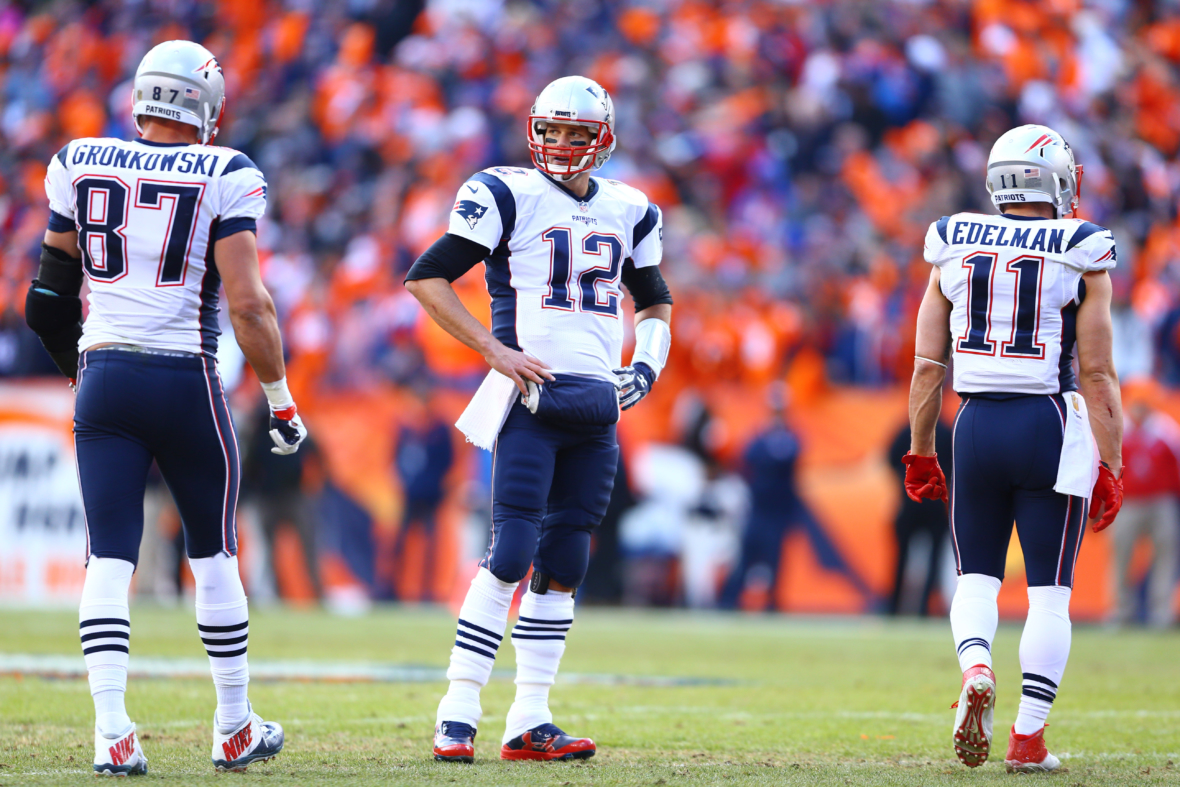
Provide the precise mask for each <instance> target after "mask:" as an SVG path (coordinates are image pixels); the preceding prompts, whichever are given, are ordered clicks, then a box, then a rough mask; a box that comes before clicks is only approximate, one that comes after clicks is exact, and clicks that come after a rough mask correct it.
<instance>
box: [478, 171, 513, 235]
mask: <svg viewBox="0 0 1180 787" xmlns="http://www.w3.org/2000/svg"><path fill="white" fill-rule="evenodd" d="M471 180H475V181H478V182H480V183H482V184H484V185H485V186H487V187H488V191H490V192H492V198H493V199H495V200H496V210H498V211H500V223H501V225H502V226H503V232H502V235H501V237H503V238H504V239H505V240H507V239H508V238H511V237H512V233H513V232H514V231H515V230H516V197H514V196H512V189H510V188H508V186H506V185H505V184H504V181H502V180H500V179H499V178H497V177H496V176H495V175H490V174H488V173H487V172H477V173H475V174H474V175H472V176H471Z"/></svg>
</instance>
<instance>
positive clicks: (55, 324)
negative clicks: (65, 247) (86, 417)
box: [25, 244, 82, 380]
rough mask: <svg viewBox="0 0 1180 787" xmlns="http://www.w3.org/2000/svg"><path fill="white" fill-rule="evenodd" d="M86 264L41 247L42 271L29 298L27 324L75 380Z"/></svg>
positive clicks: (59, 365) (43, 246) (59, 250)
mask: <svg viewBox="0 0 1180 787" xmlns="http://www.w3.org/2000/svg"><path fill="white" fill-rule="evenodd" d="M81 291H82V261H81V260H80V259H78V258H76V257H71V256H70V255H69V254H66V253H65V252H64V251H62V250H61V249H55V248H53V247H52V246H46V245H45V244H41V268H40V270H38V271H37V278H35V279H33V283H32V285H31V286H30V287H29V292H28V294H27V295H26V296H25V322H26V323H28V325H29V327H30V328H31V329H32V330H33V333H35V334H37V337H38V338H39V339H40V340H41V344H43V345H44V346H45V351H46V352H48V353H49V357H50V358H52V359H53V362H54V363H55V364H57V368H58V369H60V370H61V373H62V374H64V375H65V376H66V377H69V378H70V379H71V380H72V379H74V378H75V377H77V376H78V339H79V338H81V336H82V300H81V299H80V298H79V297H78V293H79V292H81Z"/></svg>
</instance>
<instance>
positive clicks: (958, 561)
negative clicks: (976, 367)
mask: <svg viewBox="0 0 1180 787" xmlns="http://www.w3.org/2000/svg"><path fill="white" fill-rule="evenodd" d="M966 409H967V402H964V403H963V406H962V407H960V408H959V412H958V413H957V414H956V415H955V425H954V427H953V428H952V430H951V445H952V446H954V444H955V440H956V438H957V435H958V433H959V419H960V418H962V417H963V411H964V410H966ZM951 453H952V455H953V454H954V448H952V449H951ZM958 479H959V476H958V474H957V473H951V546H953V547H954V549H955V570H956V571H958V572H959V574H960V575H961V574H962V573H963V560H962V558H960V556H959V539H958V537H956V536H955V502H956V498H957V497H958V495H956V494H955V487H956V486H958Z"/></svg>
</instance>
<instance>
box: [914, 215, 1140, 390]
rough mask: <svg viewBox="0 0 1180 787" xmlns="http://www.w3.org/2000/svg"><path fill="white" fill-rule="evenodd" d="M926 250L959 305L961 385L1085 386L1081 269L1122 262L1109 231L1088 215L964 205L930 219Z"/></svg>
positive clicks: (955, 325) (954, 329)
mask: <svg viewBox="0 0 1180 787" xmlns="http://www.w3.org/2000/svg"><path fill="white" fill-rule="evenodd" d="M925 256H926V261H927V262H930V263H932V264H934V265H937V266H938V267H939V270H940V281H939V286H940V287H941V289H942V293H943V295H945V296H946V297H947V299H948V300H950V302H951V303H952V304H953V308H952V310H951V324H950V329H951V350H952V352H953V353H954V360H955V363H954V366H955V375H954V378H955V379H954V387H955V391H956V392H958V393H983V392H998V393H1026V394H1057V393H1063V392H1065V391H1075V390H1077V378H1076V375H1075V374H1074V371H1073V354H1074V345H1075V343H1076V338H1077V337H1076V331H1075V327H1076V321H1077V310H1078V306H1079V305H1080V304H1081V303H1082V301H1083V300H1084V299H1085V297H1086V288H1085V282H1084V281H1083V280H1082V274H1084V273H1086V272H1088V271H1103V270H1109V269H1111V268H1113V267H1114V266H1115V262H1116V260H1117V254H1116V252H1115V245H1114V234H1113V233H1111V231H1110V230H1108V229H1106V228H1104V227H1099V226H1098V225H1097V224H1091V223H1090V222H1088V221H1082V220H1081V219H1041V218H1034V217H1026V216H1013V215H1007V214H1004V215H998V216H994V215H984V214H979V213H958V214H956V215H954V216H943V217H942V218H941V219H939V220H938V221H936V222H934V223H933V224H931V225H930V230H929V231H928V232H927V233H926V251H925Z"/></svg>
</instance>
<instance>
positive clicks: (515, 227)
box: [447, 167, 663, 381]
mask: <svg viewBox="0 0 1180 787" xmlns="http://www.w3.org/2000/svg"><path fill="white" fill-rule="evenodd" d="M447 231H448V232H449V233H451V234H453V235H458V236H459V237H462V238H467V239H468V240H471V241H474V242H476V243H479V244H480V245H482V246H484V247H485V248H487V249H489V250H490V254H489V256H488V258H487V260H486V261H485V266H486V270H485V278H486V281H487V285H488V292H489V293H490V294H491V296H492V333H493V334H494V335H495V336H496V338H498V339H499V340H500V341H502V342H504V343H505V344H506V345H508V346H509V347H514V348H519V349H522V350H524V351H525V352H528V353H530V354H532V355H534V356H535V357H537V358H540V359H541V360H542V361H544V362H546V363H547V364H549V366H550V367H551V368H552V369H553V371H555V372H565V373H570V374H582V375H587V376H593V377H600V378H602V379H606V380H612V381H613V380H614V375H613V373H612V372H611V370H612V369H614V368H617V367H619V366H621V365H622V364H621V362H620V361H621V358H620V356H621V352H622V343H623V327H622V322H621V320H620V316H621V314H622V298H623V295H622V291H621V288H620V280H621V278H622V272H623V265H624V264H625V262H626V261H627V260H631V262H632V264H633V265H635V266H636V267H647V266H650V265H658V264H659V263H660V260H661V256H662V234H663V224H662V216H661V214H660V210H659V208H657V207H656V206H654V205H652V204H651V203H650V202H649V201H648V199H647V197H646V196H645V195H644V194H643V193H642V192H641V191H638V190H637V189H634V188H631V187H630V186H627V185H626V184H623V183H620V182H618V181H613V180H603V179H601V178H591V180H590V190H589V191H588V192H587V194H585V195H584V196H582V197H578V196H576V195H575V194H574V193H573V192H571V191H570V190H569V189H568V188H566V187H565V186H564V185H563V184H561V183H559V182H557V181H556V180H554V179H552V178H550V177H548V176H546V175H545V174H543V173H541V172H539V171H538V170H536V169H522V168H517V167H492V168H490V169H486V170H484V171H483V172H478V173H476V174H475V175H473V176H472V177H471V178H469V179H468V180H467V182H465V183H464V184H463V185H461V186H460V187H459V193H458V195H457V196H456V198H455V204H454V206H453V207H452V209H451V215H450V222H449V227H448V230H447Z"/></svg>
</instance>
